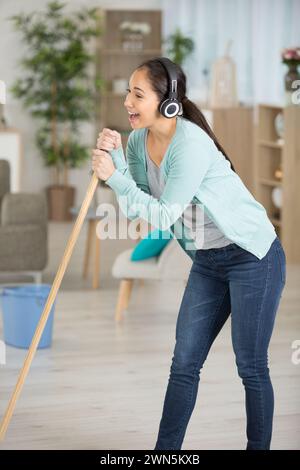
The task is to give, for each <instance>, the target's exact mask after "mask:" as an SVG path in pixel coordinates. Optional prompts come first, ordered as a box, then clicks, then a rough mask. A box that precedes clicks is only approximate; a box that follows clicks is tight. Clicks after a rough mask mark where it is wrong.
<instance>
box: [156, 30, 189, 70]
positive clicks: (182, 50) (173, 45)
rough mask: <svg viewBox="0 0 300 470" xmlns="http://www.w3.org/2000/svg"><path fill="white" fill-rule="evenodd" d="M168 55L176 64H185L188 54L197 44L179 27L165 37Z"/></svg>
mask: <svg viewBox="0 0 300 470" xmlns="http://www.w3.org/2000/svg"><path fill="white" fill-rule="evenodd" d="M163 42H164V44H165V45H166V46H167V51H166V52H167V55H168V57H169V58H170V60H172V61H173V62H175V64H178V65H180V66H181V65H183V62H184V61H185V60H186V58H187V56H188V55H189V54H190V53H191V52H192V51H193V50H194V48H195V44H194V41H193V39H192V38H189V37H187V36H184V35H183V34H182V33H181V31H180V29H179V28H178V27H177V28H176V29H175V32H174V33H173V34H171V35H170V36H168V37H167V39H165V40H164V41H163Z"/></svg>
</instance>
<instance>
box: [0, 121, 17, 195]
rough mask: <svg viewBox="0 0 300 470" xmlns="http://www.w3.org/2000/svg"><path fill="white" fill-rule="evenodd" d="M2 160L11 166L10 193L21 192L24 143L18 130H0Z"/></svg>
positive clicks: (0, 157) (0, 154)
mask: <svg viewBox="0 0 300 470" xmlns="http://www.w3.org/2000/svg"><path fill="white" fill-rule="evenodd" d="M0 159H4V160H8V162H9V164H10V191H11V192H12V193H16V192H19V191H20V190H21V166H22V142H21V135H20V132H19V131H18V130H17V129H13V128H6V129H0Z"/></svg>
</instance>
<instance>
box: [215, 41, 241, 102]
mask: <svg viewBox="0 0 300 470" xmlns="http://www.w3.org/2000/svg"><path fill="white" fill-rule="evenodd" d="M231 43H232V40H230V41H228V43H227V47H226V51H225V54H224V56H223V57H221V58H220V59H217V60H216V61H215V62H214V64H213V67H212V82H211V91H210V106H211V107H213V108H227V107H234V106H238V96H237V85H236V65H235V63H234V61H233V60H232V59H231V57H229V49H230V46H231Z"/></svg>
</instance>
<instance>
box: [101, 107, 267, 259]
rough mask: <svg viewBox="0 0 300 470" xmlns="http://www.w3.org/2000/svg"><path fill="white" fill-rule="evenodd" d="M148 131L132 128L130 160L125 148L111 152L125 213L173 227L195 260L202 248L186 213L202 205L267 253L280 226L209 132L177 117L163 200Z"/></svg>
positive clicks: (243, 243)
mask: <svg viewBox="0 0 300 470" xmlns="http://www.w3.org/2000/svg"><path fill="white" fill-rule="evenodd" d="M146 130H147V129H146V128H141V129H135V130H133V131H132V132H131V133H130V135H129V138H128V142H127V147H126V159H127V161H126V159H125V156H124V152H123V149H122V147H120V148H119V149H117V150H113V151H112V152H111V156H112V159H113V162H114V165H115V167H116V169H115V171H114V173H113V174H112V175H111V176H110V177H109V178H108V179H107V180H106V184H107V185H109V186H110V187H111V188H112V189H113V190H114V192H115V194H116V197H117V201H118V204H119V206H120V208H121V210H122V212H123V213H124V215H125V216H126V217H127V218H129V219H131V220H134V219H136V218H142V219H144V220H146V221H147V222H149V223H150V224H151V225H153V226H154V227H156V228H158V229H160V230H167V229H169V230H170V231H171V232H172V233H173V235H174V236H175V238H176V239H177V241H178V242H179V244H180V245H181V247H182V248H183V249H184V250H185V251H186V253H187V254H188V255H189V256H190V257H191V258H192V260H193V259H194V256H195V252H196V250H197V248H196V245H195V243H194V241H193V239H192V237H191V235H190V232H189V229H188V228H186V227H185V226H184V225H183V223H182V219H180V216H181V215H182V213H183V211H184V210H185V208H186V207H187V206H188V205H189V204H190V203H194V204H199V205H200V206H201V208H202V210H204V211H205V212H206V213H207V214H208V216H209V217H210V218H211V219H212V220H213V222H214V223H215V224H216V225H217V227H219V229H220V230H221V232H223V234H224V235H225V236H226V237H227V238H229V239H230V240H232V242H233V243H236V244H237V245H239V246H240V247H241V248H244V249H245V250H248V251H249V252H251V253H252V254H254V255H255V256H256V257H257V258H259V259H261V258H263V257H264V256H265V255H266V253H267V251H268V250H269V248H270V246H271V243H272V242H273V240H274V239H275V238H276V232H275V228H274V226H273V224H272V223H271V221H270V220H269V218H268V216H267V213H266V210H265V208H264V207H263V206H262V205H261V204H260V203H259V202H258V201H256V199H255V198H254V197H253V196H252V194H251V193H250V192H249V191H248V189H247V188H246V186H245V185H244V183H243V182H242V180H241V179H240V177H239V176H238V175H237V174H236V173H235V172H234V171H233V170H232V169H231V166H230V162H229V161H228V160H227V159H226V158H225V157H224V155H223V154H222V152H220V151H219V150H218V148H217V147H216V145H215V143H214V141H213V140H212V139H211V138H210V137H209V136H208V135H207V133H206V132H205V131H204V130H202V129H201V128H200V127H199V126H197V125H196V124H194V123H192V122H190V121H188V120H187V119H186V118H183V117H180V116H177V118H176V130H175V133H174V135H173V137H172V139H171V142H170V144H169V146H168V148H167V150H166V153H165V155H164V157H163V160H162V162H161V170H162V172H163V177H164V180H165V187H164V191H163V193H162V195H161V197H160V199H159V200H158V199H156V198H154V197H153V196H152V195H151V192H150V189H149V185H148V179H147V167H146V155H145V140H144V139H145V132H146Z"/></svg>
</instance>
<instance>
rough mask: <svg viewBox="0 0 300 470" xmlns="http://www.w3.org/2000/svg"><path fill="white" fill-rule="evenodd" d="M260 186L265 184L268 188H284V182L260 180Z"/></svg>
mask: <svg viewBox="0 0 300 470" xmlns="http://www.w3.org/2000/svg"><path fill="white" fill-rule="evenodd" d="M259 182H260V184H264V185H266V186H274V187H276V186H282V181H281V180H271V179H267V178H260V180H259Z"/></svg>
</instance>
